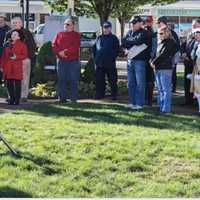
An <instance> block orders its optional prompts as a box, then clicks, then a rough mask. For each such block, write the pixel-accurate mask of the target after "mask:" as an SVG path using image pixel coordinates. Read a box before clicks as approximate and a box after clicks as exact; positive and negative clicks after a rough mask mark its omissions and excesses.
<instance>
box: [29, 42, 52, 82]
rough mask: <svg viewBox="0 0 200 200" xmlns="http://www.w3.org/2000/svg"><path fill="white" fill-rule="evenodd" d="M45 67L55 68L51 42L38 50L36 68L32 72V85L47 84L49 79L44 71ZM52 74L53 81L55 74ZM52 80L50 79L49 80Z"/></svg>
mask: <svg viewBox="0 0 200 200" xmlns="http://www.w3.org/2000/svg"><path fill="white" fill-rule="evenodd" d="M45 65H55V66H56V56H55V55H54V53H53V51H52V47H51V42H47V43H45V44H44V45H43V46H42V47H41V48H40V50H39V52H38V55H37V60H36V66H35V68H34V70H33V73H34V77H33V84H34V85H35V84H37V83H47V81H48V80H49V79H50V78H51V77H49V75H48V72H47V71H46V70H45V69H44V67H45ZM52 73H53V76H54V77H53V79H56V73H55V72H52ZM51 79H52V78H51Z"/></svg>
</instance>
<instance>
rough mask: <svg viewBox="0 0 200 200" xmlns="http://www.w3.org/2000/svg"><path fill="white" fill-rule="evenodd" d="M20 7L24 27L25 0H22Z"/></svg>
mask: <svg viewBox="0 0 200 200" xmlns="http://www.w3.org/2000/svg"><path fill="white" fill-rule="evenodd" d="M19 3H20V7H21V8H22V22H23V27H24V0H20V1H19Z"/></svg>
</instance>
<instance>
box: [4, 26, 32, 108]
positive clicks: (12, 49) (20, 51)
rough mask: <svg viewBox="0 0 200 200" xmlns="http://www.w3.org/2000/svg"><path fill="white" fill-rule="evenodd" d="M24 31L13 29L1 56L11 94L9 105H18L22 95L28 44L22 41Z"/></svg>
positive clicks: (5, 78)
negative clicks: (23, 62) (24, 62)
mask: <svg viewBox="0 0 200 200" xmlns="http://www.w3.org/2000/svg"><path fill="white" fill-rule="evenodd" d="M22 39H23V33H22V32H21V31H20V30H16V29H15V30H12V31H11V41H10V42H9V44H8V45H7V47H6V48H4V51H3V54H2V57H1V67H2V69H3V77H4V80H6V82H7V89H8V93H9V96H10V101H9V102H8V104H9V105H14V104H15V105H18V104H19V101H20V96H21V80H22V79H23V69H22V65H23V64H22V61H23V60H24V59H26V58H27V56H28V53H27V46H26V44H25V43H23V42H22Z"/></svg>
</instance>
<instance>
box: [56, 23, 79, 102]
mask: <svg viewBox="0 0 200 200" xmlns="http://www.w3.org/2000/svg"><path fill="white" fill-rule="evenodd" d="M52 48H53V51H54V53H55V54H56V55H57V57H58V96H59V101H60V103H65V102H66V100H67V82H69V84H70V99H71V101H72V102H76V101H77V99H78V81H79V77H80V61H79V49H80V33H78V32H76V31H75V22H74V20H73V19H66V20H65V22H64V31H62V32H59V33H58V34H57V35H56V36H55V38H54V39H53V42H52Z"/></svg>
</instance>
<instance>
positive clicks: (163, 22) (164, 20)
mask: <svg viewBox="0 0 200 200" xmlns="http://www.w3.org/2000/svg"><path fill="white" fill-rule="evenodd" d="M157 26H158V29H160V28H165V27H167V28H168V29H169V30H170V31H171V34H172V36H173V38H174V40H175V41H176V44H177V47H178V51H177V53H176V54H175V56H174V58H173V73H172V91H173V92H176V82H177V75H176V66H177V64H178V61H179V57H180V50H181V46H180V40H179V37H178V35H177V33H176V32H175V31H174V30H173V29H172V28H171V27H170V26H169V24H168V19H167V17H165V16H162V17H159V18H158V21H157Z"/></svg>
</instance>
